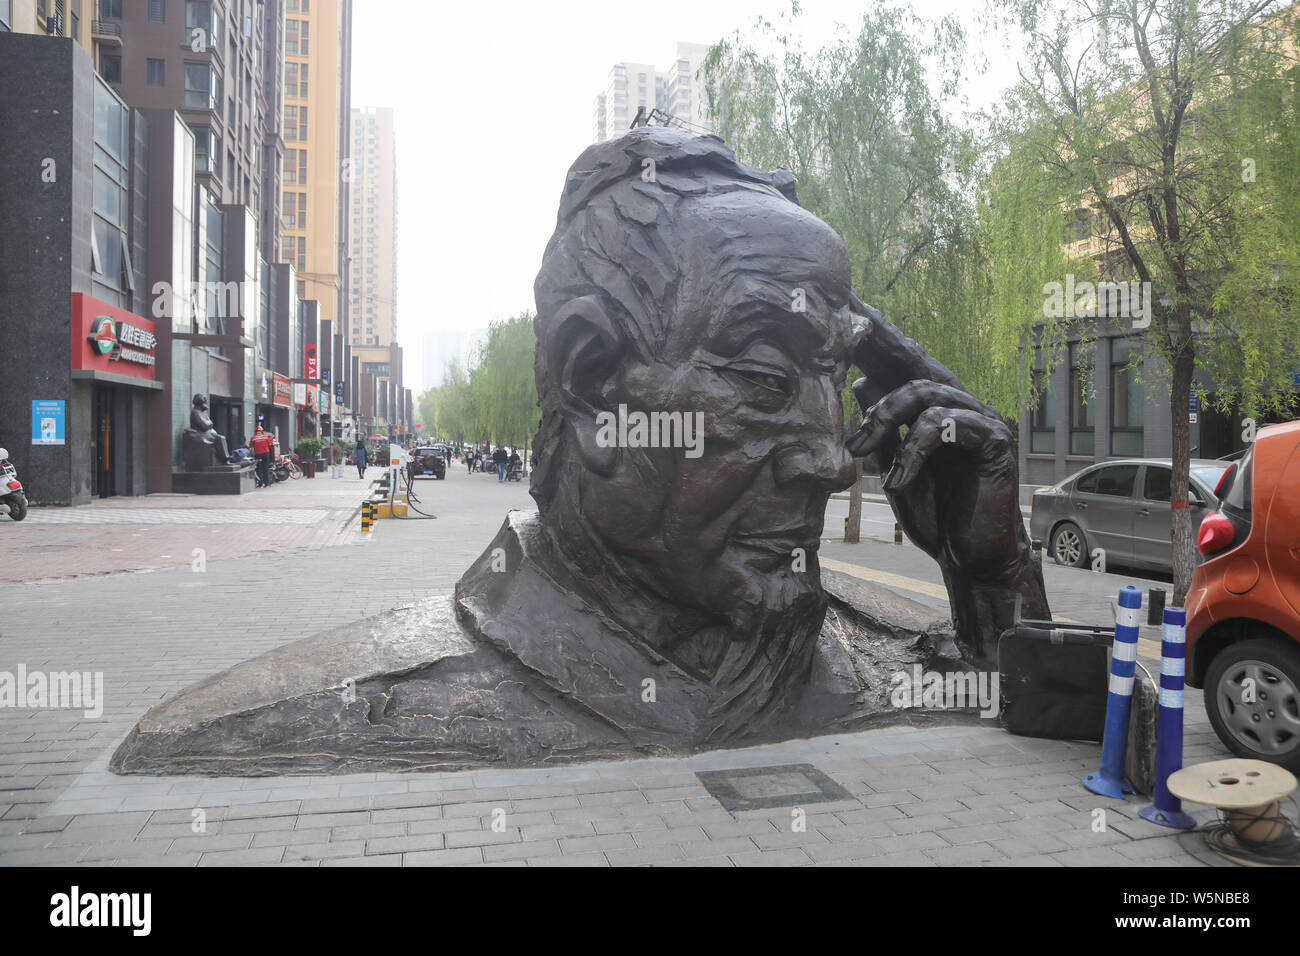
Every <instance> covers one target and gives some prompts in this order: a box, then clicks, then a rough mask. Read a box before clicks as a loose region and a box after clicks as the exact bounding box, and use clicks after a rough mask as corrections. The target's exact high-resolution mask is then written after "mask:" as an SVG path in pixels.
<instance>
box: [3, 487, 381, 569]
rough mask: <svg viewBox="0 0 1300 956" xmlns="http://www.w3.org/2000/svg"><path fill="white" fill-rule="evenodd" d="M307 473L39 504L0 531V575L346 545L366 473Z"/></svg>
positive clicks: (187, 562)
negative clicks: (249, 483)
mask: <svg viewBox="0 0 1300 956" xmlns="http://www.w3.org/2000/svg"><path fill="white" fill-rule="evenodd" d="M347 475H348V477H346V478H341V479H338V478H334V479H332V478H328V477H323V476H317V477H316V478H310V479H308V478H303V479H300V480H298V481H289V482H284V483H281V484H276V485H272V486H271V487H269V488H264V489H259V490H257V491H255V492H253V493H252V494H247V495H142V496H140V497H136V498H106V499H103V500H97V501H95V502H93V503H91V504H88V505H79V506H76V507H70V508H59V507H33V508H32V509H31V510H30V511H29V512H28V515H27V518H26V519H25V520H23V521H21V522H16V523H15V522H12V521H6V522H5V524H4V526H3V529H2V530H3V532H4V533H3V534H0V581H39V580H43V579H47V578H66V577H75V576H78V575H86V574H105V573H111V572H120V571H141V570H150V569H155V568H162V567H168V566H171V565H186V566H188V565H191V564H192V563H194V562H196V561H198V562H206V561H209V560H216V559H224V558H238V557H244V556H247V555H250V554H256V553H258V552H263V551H278V552H283V551H289V550H293V549H306V550H316V549H319V548H322V547H329V546H333V545H340V544H346V543H348V541H349V540H350V538H349V534H348V526H349V522H350V521H351V519H352V518H353V517H354V516H355V514H356V511H357V508H358V506H359V505H360V503H361V501H362V499H363V498H364V497H365V496H366V493H367V492H368V490H369V488H370V485H371V484H372V482H373V480H374V479H376V478H378V477H379V472H378V471H377V470H372V471H370V472H369V473H368V480H366V481H362V480H360V479H358V478H357V474H356V469H355V468H350V469H348V471H347Z"/></svg>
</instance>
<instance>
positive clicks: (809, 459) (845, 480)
mask: <svg viewBox="0 0 1300 956" xmlns="http://www.w3.org/2000/svg"><path fill="white" fill-rule="evenodd" d="M775 467H776V482H777V484H778V485H787V484H791V483H793V482H809V483H812V484H814V485H815V486H816V487H817V488H818V490H822V491H841V490H843V489H844V488H847V487H849V486H850V485H851V484H853V479H854V469H853V458H852V456H850V455H849V450H848V448H846V447H845V445H844V440H843V438H842V437H841V436H839V435H824V436H819V437H816V438H806V439H804V440H803V441H800V442H798V443H797V444H794V445H790V446H789V447H787V448H783V449H782V450H781V451H780V452H778V453H777V455H776V466H775Z"/></svg>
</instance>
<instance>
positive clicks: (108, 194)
mask: <svg viewBox="0 0 1300 956" xmlns="http://www.w3.org/2000/svg"><path fill="white" fill-rule="evenodd" d="M94 109H95V125H94V129H95V150H94V174H93V181H92V187H91V209H92V213H93V217H92V220H91V269H92V276H91V285H92V291H93V293H94V295H95V296H96V297H97V298H100V299H103V300H105V301H106V302H109V303H111V304H113V305H116V306H119V307H122V308H130V307H131V296H130V293H131V291H132V289H133V288H134V286H135V281H134V278H133V277H132V275H131V271H132V270H131V255H130V241H129V238H128V233H127V228H126V224H127V201H126V195H127V182H128V174H127V156H128V146H127V111H126V109H125V108H124V107H123V106H122V104H121V103H120V102H119V101H118V99H117V98H116V97H115V96H113V94H112V93H111V92H110V91H109V89H108V87H107V86H105V85H104V84H103V83H97V84H96V85H95V107H94Z"/></svg>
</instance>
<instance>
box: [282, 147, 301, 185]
mask: <svg viewBox="0 0 1300 956" xmlns="http://www.w3.org/2000/svg"><path fill="white" fill-rule="evenodd" d="M284 184H285V185H286V186H296V185H297V184H298V151H297V150H296V149H286V150H285V151H284Z"/></svg>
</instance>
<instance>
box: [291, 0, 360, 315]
mask: <svg viewBox="0 0 1300 956" xmlns="http://www.w3.org/2000/svg"><path fill="white" fill-rule="evenodd" d="M351 51H352V2H351V0H285V20H284V121H283V130H284V166H283V175H282V177H281V183H282V192H281V206H282V213H283V223H284V241H283V255H284V259H285V260H286V261H288V262H290V263H291V264H293V266H294V268H295V269H296V270H297V275H298V297H299V298H300V299H314V300H316V301H318V302H320V304H321V315H320V317H321V319H322V320H325V321H329V322H335V321H336V320H337V319H338V318H339V317H340V316H341V315H342V314H343V308H342V306H343V305H344V302H345V299H344V284H345V282H346V279H345V275H344V269H343V263H344V259H345V257H346V254H347V253H346V248H347V247H346V226H347V220H346V217H345V214H344V210H345V209H346V207H347V194H348V186H349V182H348V181H349V180H350V179H351V178H352V177H353V172H352V170H351V166H350V164H349V163H348V159H349V153H348V141H347V136H346V132H345V131H346V117H347V114H348V111H349V109H350V107H351V95H352V74H351V66H350V63H351Z"/></svg>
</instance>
